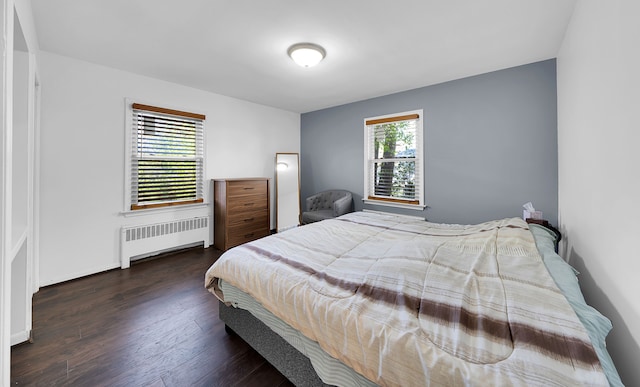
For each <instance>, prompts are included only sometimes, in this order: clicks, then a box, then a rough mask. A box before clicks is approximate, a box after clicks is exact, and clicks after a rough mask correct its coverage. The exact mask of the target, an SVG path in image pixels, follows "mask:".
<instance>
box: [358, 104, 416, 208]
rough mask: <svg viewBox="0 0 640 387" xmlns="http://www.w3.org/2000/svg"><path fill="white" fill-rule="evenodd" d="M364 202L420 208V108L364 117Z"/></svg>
mask: <svg viewBox="0 0 640 387" xmlns="http://www.w3.org/2000/svg"><path fill="white" fill-rule="evenodd" d="M364 124H365V136H364V138H365V144H364V147H365V152H364V153H365V179H364V181H365V190H364V192H365V195H364V196H365V199H364V200H365V202H367V203H373V204H382V205H390V206H397V207H406V208H415V209H422V208H424V207H425V205H424V189H423V185H424V174H423V160H422V145H423V140H422V110H416V111H411V112H404V113H398V114H394V115H389V116H381V117H373V118H367V119H365V122H364Z"/></svg>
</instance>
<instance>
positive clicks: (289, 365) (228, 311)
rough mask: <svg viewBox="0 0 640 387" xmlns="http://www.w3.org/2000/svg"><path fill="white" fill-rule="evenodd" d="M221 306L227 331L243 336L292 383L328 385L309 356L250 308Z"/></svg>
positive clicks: (220, 311)
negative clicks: (255, 315)
mask: <svg viewBox="0 0 640 387" xmlns="http://www.w3.org/2000/svg"><path fill="white" fill-rule="evenodd" d="M218 307H219V315H220V320H222V321H223V322H224V323H225V330H226V331H227V333H228V334H232V335H233V334H235V335H238V336H240V338H242V339H243V340H244V341H246V342H247V344H249V345H250V346H251V347H253V349H255V350H256V351H257V352H258V353H259V354H260V355H261V356H262V357H264V358H265V359H266V360H267V361H268V362H269V363H270V364H271V365H273V366H274V367H275V368H276V369H277V370H278V371H280V373H281V374H283V375H284V376H285V377H286V378H287V379H289V381H291V383H293V384H295V385H296V386H311V387H315V386H329V385H328V384H324V383H323V382H322V380H320V377H318V374H316V371H315V370H314V369H313V366H312V365H311V361H310V360H309V358H307V357H306V356H304V355H303V354H302V353H300V352H299V351H298V350H297V349H295V348H294V347H293V346H292V345H291V344H289V343H288V342H287V341H286V340H285V339H283V338H282V337H280V336H279V335H278V334H277V333H275V332H274V331H273V330H271V328H269V327H268V326H266V325H265V324H263V323H262V322H261V321H260V320H258V319H257V318H256V317H254V316H253V315H252V314H251V313H250V312H249V311H247V310H244V309H240V308H234V307H232V306H227V305H225V303H223V302H221V301H219V306H218Z"/></svg>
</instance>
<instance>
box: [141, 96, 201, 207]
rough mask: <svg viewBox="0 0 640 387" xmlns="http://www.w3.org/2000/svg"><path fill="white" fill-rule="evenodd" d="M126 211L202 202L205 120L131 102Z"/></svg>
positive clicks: (191, 114) (196, 116)
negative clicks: (129, 199)
mask: <svg viewBox="0 0 640 387" xmlns="http://www.w3.org/2000/svg"><path fill="white" fill-rule="evenodd" d="M132 112H133V117H132V120H133V124H132V130H131V135H132V138H131V141H132V147H131V149H132V153H131V209H132V210H136V209H142V208H150V207H161V206H169V205H176V204H187V203H198V202H202V201H203V173H204V172H203V168H204V150H203V149H204V134H203V133H204V116H202V115H198V114H194V113H187V112H181V111H177V110H169V109H163V108H157V107H153V106H148V105H141V104H133V105H132Z"/></svg>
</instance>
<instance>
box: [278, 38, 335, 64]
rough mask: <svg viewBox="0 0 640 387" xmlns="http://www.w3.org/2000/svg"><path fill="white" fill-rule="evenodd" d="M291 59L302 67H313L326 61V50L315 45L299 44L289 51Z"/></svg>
mask: <svg viewBox="0 0 640 387" xmlns="http://www.w3.org/2000/svg"><path fill="white" fill-rule="evenodd" d="M287 53H288V54H289V56H290V57H291V59H293V61H294V62H296V63H297V64H299V65H300V66H302V67H312V66H315V65H317V64H318V63H320V61H321V60H322V59H324V57H325V55H326V52H325V51H324V48H322V47H320V46H318V45H317V44H313V43H298V44H294V45H293V46H291V47H289V50H288V51H287Z"/></svg>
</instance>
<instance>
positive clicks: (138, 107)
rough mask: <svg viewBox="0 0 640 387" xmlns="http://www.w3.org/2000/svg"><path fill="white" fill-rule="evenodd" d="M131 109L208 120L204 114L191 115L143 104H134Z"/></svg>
mask: <svg viewBox="0 0 640 387" xmlns="http://www.w3.org/2000/svg"><path fill="white" fill-rule="evenodd" d="M131 107H132V108H133V109H135V110H145V111H148V112H155V113H162V114H171V115H174V116H180V117H187V118H194V119H196V120H202V121H204V120H205V118H206V116H205V115H204V114H198V113H189V112H184V111H181V110H173V109H166V108H161V107H157V106H151V105H143V104H141V103H134V104H132V105H131Z"/></svg>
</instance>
